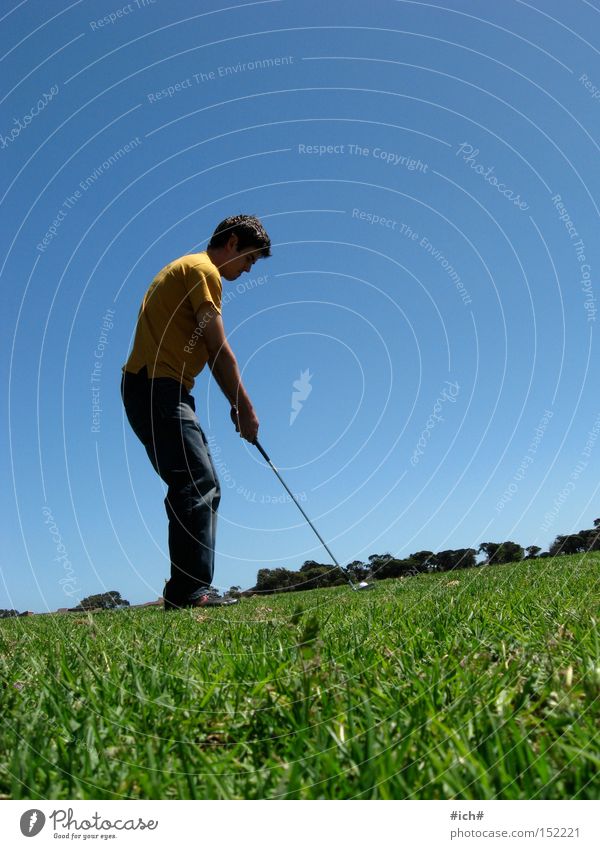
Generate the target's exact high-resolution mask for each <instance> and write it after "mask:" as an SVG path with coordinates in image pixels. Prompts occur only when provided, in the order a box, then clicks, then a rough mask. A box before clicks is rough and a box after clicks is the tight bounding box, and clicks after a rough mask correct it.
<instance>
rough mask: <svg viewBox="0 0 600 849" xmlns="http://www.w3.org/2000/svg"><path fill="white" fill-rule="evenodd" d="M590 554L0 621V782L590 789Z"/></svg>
mask: <svg viewBox="0 0 600 849" xmlns="http://www.w3.org/2000/svg"><path fill="white" fill-rule="evenodd" d="M599 587H600V554H598V553H593V554H588V555H585V556H583V555H574V556H570V557H558V558H555V559H550V558H548V559H545V560H539V561H528V562H522V563H515V564H509V565H505V566H494V567H489V568H485V567H484V568H478V569H469V570H464V571H457V572H454V573H445V574H439V575H424V576H420V577H417V578H408V579H403V580H395V581H384V582H381V583H380V584H378V585H377V586H376V588H375V589H374V590H373V591H371V592H369V593H362V594H361V593H352V592H351V591H350V590H349V589H348V588H345V587H339V588H335V589H330V590H315V591H312V592H306V593H295V594H293V595H277V596H273V597H268V598H265V597H253V598H250V599H247V600H244V601H243V602H242V603H240V604H239V605H238V606H237V607H233V608H229V609H228V608H222V609H214V610H207V611H182V612H180V613H174V614H165V613H164V612H163V611H162V610H159V609H147V610H131V611H127V610H125V611H118V612H104V613H97V614H93V615H92V614H82V615H80V616H79V615H77V614H69V615H57V616H45V617H32V618H30V619H17V620H3V621H2V622H1V623H0V649H1V661H0V673H1V677H2V689H1V691H0V692H1V696H0V699H1V702H0V710H1V715H2V725H3V734H2V737H1V738H0V794H2V797H3V798H15V799H16V798H19V799H25V798H27V799H41V798H44V797H47V798H56V799H65V798H81V799H86V798H98V799H112V798H128V797H132V798H186V799H187V798H304V799H307V798H363V799H369V798H374V799H389V798H392V799H405V798H410V799H422V798H451V797H454V798H466V799H469V798H474V799H475V798H482V799H491V798H502V799H533V798H535V799H538V798H542V799H543V798H546V799H549V798H596V797H597V795H598V791H599V787H598V779H597V775H598V767H599V766H600V754H599V747H598V742H597V739H598V738H597V736H596V737H595V735H596V734H597V720H598V713H599V711H598V707H599V698H598V697H599V695H600V657H599V654H600V649H599V643H598V631H597V621H598V597H599V594H598V589H599Z"/></svg>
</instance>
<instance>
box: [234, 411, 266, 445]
mask: <svg viewBox="0 0 600 849" xmlns="http://www.w3.org/2000/svg"><path fill="white" fill-rule="evenodd" d="M231 421H232V422H233V423H234V425H235V429H236V430H237V432H238V433H239V434H240V436H241V437H242V438H243V439H246V440H247V441H248V442H250V443H251V444H252V445H253V444H254V443H255V441H256V437H257V436H258V427H259V424H258V419H257V417H256V413H255V412H254V409H253V407H252V405H251V404H250V405H247V404H243V405H241V407H240V408H238V407H232V408H231Z"/></svg>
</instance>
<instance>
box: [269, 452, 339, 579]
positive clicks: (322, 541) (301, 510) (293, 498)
mask: <svg viewBox="0 0 600 849" xmlns="http://www.w3.org/2000/svg"><path fill="white" fill-rule="evenodd" d="M254 444H255V445H256V447H257V448H258V450H259V451H260V453H261V454H262V455H263V457H264V458H265V460H266V461H267V463H268V464H269V466H270V467H271V468H272V469H273V471H274V472H275V474H276V475H277V477H278V478H279V480H280V481H281V483H282V484H283V486H284V487H285V489H286V491H287V492H288V493H289V496H290V498H291V499H292V501H293V502H294V503H295V505H296V506H297V508H298V510H299V511H300V512H301V513H302V515H303V516H304V518H305V519H306V521H307V522H308V524H309V525H310V526H311V528H312V529H313V531H314V532H315V534H316V535H317V536H318V538H319V539H320V540H321V543H322V544H323V548H324V549H325V550H326V551H327V553H328V554H329V556H330V557H331V559H332V560H333V562H334V563H335V565H336V566H337V567H338V569H342V567H341V566H340V564H339V563H338V562H337V560H336V559H335V557H334V556H333V554H332V553H331V550H330V548H329V546H328V545H327V543H326V542H325V540H324V539H323V537H322V536H321V534H320V533H319V532H318V530H317V529H316V528H315V526H314V525H313V523H312V522H311V521H310V519H309V518H308V516H307V515H306V513H305V512H304V510H303V509H302V505H301V504H300V502H299V501H298V499H297V498H296V496H295V495H294V493H293V492H292V491H291V490H290V488H289V486H288V485H287V484H286V482H285V481H284V479H283V478H282V477H281V475H280V474H279V472H278V471H277V469H276V467H275V466H274V465H273V462H272V461H271V458H270V457H269V455H268V454H267V452H266V451H265V449H264V448H263V447H262V445H261V444H260V442H259V441H258V439H257V440H256V441H255V442H254ZM342 572H344V570H343V569H342Z"/></svg>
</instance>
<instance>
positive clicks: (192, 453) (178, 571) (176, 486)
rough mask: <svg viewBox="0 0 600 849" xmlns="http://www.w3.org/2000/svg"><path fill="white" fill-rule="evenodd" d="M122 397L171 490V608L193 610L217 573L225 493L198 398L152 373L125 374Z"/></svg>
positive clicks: (167, 592)
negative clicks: (220, 511) (217, 539)
mask: <svg viewBox="0 0 600 849" xmlns="http://www.w3.org/2000/svg"><path fill="white" fill-rule="evenodd" d="M121 397H122V399H123V404H124V406H125V412H126V413H127V419H128V420H129V424H130V425H131V427H132V428H133V430H134V432H135V434H136V436H137V437H138V438H139V439H140V441H141V442H142V444H143V446H144V448H145V449H146V452H147V454H148V457H149V458H150V462H151V463H152V465H153V466H154V468H155V470H156V471H157V472H158V474H159V475H160V476H161V478H162V479H163V480H164V482H165V483H166V484H167V485H168V487H169V489H168V491H167V497H166V498H165V507H166V510H167V516H168V518H169V554H170V557H171V578H170V580H169V581H168V582H167V585H166V587H165V590H164V593H163V595H164V599H165V609H173V608H176V607H185V606H189V605H191V604H192V603H193V602H194V600H195V599H197V598H198V597H199V596H201V595H203V594H204V592H205V590H206V588H207V587H209V586H210V584H211V582H212V578H213V572H214V559H215V534H216V525H217V508H218V506H219V501H220V498H221V489H220V486H219V480H218V478H217V473H216V471H215V467H214V464H213V461H212V458H211V456H210V451H209V449H208V445H207V442H206V437H205V436H204V433H203V431H202V428H201V427H200V424H199V422H198V419H197V418H196V412H195V411H196V405H195V403H194V399H193V397H192V396H191V395H190V393H189V392H188V391H187V389H186V388H185V386H183V384H181V383H179V382H178V381H177V380H174V379H172V378H170V377H156V378H154V379H153V380H149V379H148V377H147V372H146V368H143V369H142V370H141V371H140V372H138V373H137V374H132V373H130V372H124V373H123V377H122V379H121Z"/></svg>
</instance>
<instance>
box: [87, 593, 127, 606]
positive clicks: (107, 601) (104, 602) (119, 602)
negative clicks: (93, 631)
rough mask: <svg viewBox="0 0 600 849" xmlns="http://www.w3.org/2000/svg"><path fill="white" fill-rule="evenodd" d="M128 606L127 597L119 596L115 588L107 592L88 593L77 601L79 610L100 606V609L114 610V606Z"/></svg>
mask: <svg viewBox="0 0 600 849" xmlns="http://www.w3.org/2000/svg"><path fill="white" fill-rule="evenodd" d="M122 607H129V602H128V601H127V599H124V598H122V597H121V593H120V592H117V591H116V590H110V591H109V592H107V593H96V594H95V595H88V596H86V598H84V599H82V600H81V601H80V602H79V609H80V610H93V609H96V608H100V609H102V610H114V609H116V608H122Z"/></svg>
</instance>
